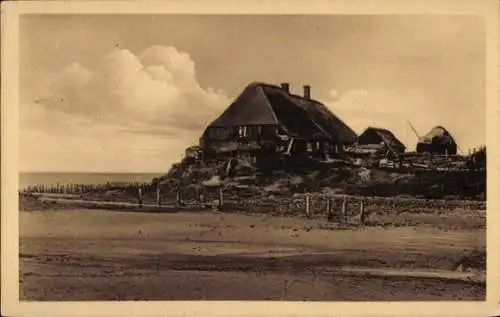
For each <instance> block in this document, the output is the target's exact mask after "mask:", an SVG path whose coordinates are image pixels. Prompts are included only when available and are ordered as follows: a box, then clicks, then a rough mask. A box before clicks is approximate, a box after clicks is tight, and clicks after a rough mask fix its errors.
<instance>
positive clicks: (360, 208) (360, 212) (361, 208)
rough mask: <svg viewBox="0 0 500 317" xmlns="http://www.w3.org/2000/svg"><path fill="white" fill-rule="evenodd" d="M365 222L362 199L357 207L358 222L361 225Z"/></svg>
mask: <svg viewBox="0 0 500 317" xmlns="http://www.w3.org/2000/svg"><path fill="white" fill-rule="evenodd" d="M365 220H366V214H365V205H364V201H363V199H361V203H360V205H359V222H360V223H361V224H364V223H365Z"/></svg>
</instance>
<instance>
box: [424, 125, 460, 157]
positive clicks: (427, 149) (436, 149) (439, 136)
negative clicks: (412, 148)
mask: <svg viewBox="0 0 500 317" xmlns="http://www.w3.org/2000/svg"><path fill="white" fill-rule="evenodd" d="M457 148H458V145H457V143H456V142H455V139H454V138H453V136H452V135H451V133H450V132H448V130H446V129H445V128H444V127H442V126H437V127H435V128H433V129H432V130H431V131H429V132H428V133H427V134H426V135H424V136H423V137H421V138H420V140H419V142H418V143H417V153H430V154H439V155H456V154H457Z"/></svg>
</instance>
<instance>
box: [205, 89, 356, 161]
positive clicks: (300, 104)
mask: <svg viewBox="0 0 500 317" xmlns="http://www.w3.org/2000/svg"><path fill="white" fill-rule="evenodd" d="M303 88H304V95H303V96H298V95H293V94H291V93H290V91H289V84H287V83H283V84H281V87H280V86H274V85H269V84H265V83H252V84H250V85H248V86H247V87H246V88H245V89H244V90H243V92H242V93H241V94H240V95H239V96H238V97H237V98H236V100H235V101H234V102H233V103H232V104H231V105H229V107H228V108H227V109H226V110H225V111H224V112H223V113H222V114H221V115H220V116H219V117H218V118H216V119H215V120H214V121H213V122H212V123H210V124H209V125H208V127H207V128H206V130H205V131H204V133H203V135H202V137H201V138H200V146H201V148H202V149H203V151H204V153H205V155H206V156H207V157H210V156H217V155H221V154H222V155H236V154H238V153H242V152H245V153H247V154H250V155H252V154H254V153H256V151H259V150H261V148H262V147H263V146H265V147H266V148H270V149H272V150H273V151H276V152H279V153H283V154H285V153H287V154H290V155H294V154H299V153H309V154H310V155H311V156H315V155H335V154H336V153H339V152H341V151H343V149H344V147H345V146H346V145H349V144H352V143H353V142H354V141H355V140H356V137H357V136H356V133H355V132H354V131H353V130H352V129H351V128H350V127H348V126H347V125H346V124H345V123H344V122H343V121H342V120H340V119H339V118H338V117H337V116H335V115H334V114H333V113H331V112H330V111H329V110H328V109H327V108H326V106H325V105H323V104H322V103H320V102H318V101H315V100H313V99H311V87H310V86H308V85H305V86H304V87H303Z"/></svg>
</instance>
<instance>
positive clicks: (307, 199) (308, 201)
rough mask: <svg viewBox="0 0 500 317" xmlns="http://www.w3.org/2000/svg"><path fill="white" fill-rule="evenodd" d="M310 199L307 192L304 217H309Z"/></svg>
mask: <svg viewBox="0 0 500 317" xmlns="http://www.w3.org/2000/svg"><path fill="white" fill-rule="evenodd" d="M310 203H311V201H310V199H309V194H306V217H307V218H311V210H310Z"/></svg>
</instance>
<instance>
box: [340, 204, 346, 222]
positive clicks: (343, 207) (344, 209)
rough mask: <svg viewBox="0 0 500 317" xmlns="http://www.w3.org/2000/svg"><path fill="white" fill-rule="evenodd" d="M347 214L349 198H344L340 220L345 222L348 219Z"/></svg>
mask: <svg viewBox="0 0 500 317" xmlns="http://www.w3.org/2000/svg"><path fill="white" fill-rule="evenodd" d="M346 215H347V198H344V201H343V202H342V209H341V210H340V219H339V220H340V222H342V223H344V222H345V221H346Z"/></svg>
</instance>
